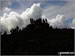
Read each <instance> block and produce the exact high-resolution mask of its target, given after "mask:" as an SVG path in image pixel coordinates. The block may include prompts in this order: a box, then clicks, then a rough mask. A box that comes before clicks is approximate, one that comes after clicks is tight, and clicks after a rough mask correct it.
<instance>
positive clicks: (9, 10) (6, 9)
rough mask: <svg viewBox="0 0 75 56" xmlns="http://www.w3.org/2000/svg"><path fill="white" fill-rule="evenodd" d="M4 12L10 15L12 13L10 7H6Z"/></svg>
mask: <svg viewBox="0 0 75 56" xmlns="http://www.w3.org/2000/svg"><path fill="white" fill-rule="evenodd" d="M3 11H4V12H6V13H9V12H11V9H10V8H8V7H5V8H4V10H3Z"/></svg>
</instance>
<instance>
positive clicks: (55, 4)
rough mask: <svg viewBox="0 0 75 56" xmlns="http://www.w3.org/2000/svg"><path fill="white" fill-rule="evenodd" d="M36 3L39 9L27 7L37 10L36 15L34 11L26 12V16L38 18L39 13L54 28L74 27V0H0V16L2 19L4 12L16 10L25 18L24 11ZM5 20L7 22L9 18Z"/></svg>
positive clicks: (9, 12) (8, 12)
mask: <svg viewBox="0 0 75 56" xmlns="http://www.w3.org/2000/svg"><path fill="white" fill-rule="evenodd" d="M38 3H39V4H40V8H41V9H39V10H35V9H29V10H30V11H31V10H33V11H37V12H39V13H37V14H36V15H37V16H36V15H35V13H32V15H31V16H29V14H30V13H29V14H27V16H28V17H34V18H39V17H40V16H39V15H38V14H40V15H41V17H43V18H47V19H48V22H49V23H50V24H51V25H52V26H53V27H54V28H55V27H58V28H64V27H71V28H75V0H0V18H1V19H2V20H3V21H4V19H3V18H4V17H5V18H6V16H5V14H7V15H10V14H11V12H16V13H17V14H20V15H21V16H22V17H23V18H25V17H24V16H23V15H25V14H24V12H25V11H27V10H28V8H31V7H37V6H38V5H37V4H38ZM33 4H36V5H37V6H35V5H33ZM41 10H42V11H41ZM40 11H41V13H40ZM25 13H26V12H25ZM27 13H28V11H27ZM27 16H26V18H28V17H27ZM8 17H9V16H8ZM14 21H15V20H14ZM5 22H6V21H5ZM7 22H9V20H8V21H7ZM1 24H3V23H1ZM25 24H26V23H25ZM27 24H28V23H27Z"/></svg>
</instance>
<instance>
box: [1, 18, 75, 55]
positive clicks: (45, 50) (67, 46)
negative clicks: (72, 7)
mask: <svg viewBox="0 0 75 56" xmlns="http://www.w3.org/2000/svg"><path fill="white" fill-rule="evenodd" d="M30 22H31V24H29V25H27V27H25V28H23V29H22V30H20V29H19V28H18V27H16V29H12V30H11V34H9V35H8V34H6V32H5V33H4V34H3V35H1V54H2V55H10V54H12V55H19V54H21V55H23V54H24V55H25V54H29V55H31V54H34V55H35V54H37V55H41V54H43V55H44V54H45V55H47V54H48V55H52V54H53V55H56V54H58V52H62V51H63V52H65V51H66V52H67V51H70V52H73V51H74V30H73V29H57V28H56V29H53V28H52V27H51V26H50V27H49V24H48V23H47V20H46V19H45V20H43V19H41V18H40V19H38V20H33V19H32V18H31V19H30Z"/></svg>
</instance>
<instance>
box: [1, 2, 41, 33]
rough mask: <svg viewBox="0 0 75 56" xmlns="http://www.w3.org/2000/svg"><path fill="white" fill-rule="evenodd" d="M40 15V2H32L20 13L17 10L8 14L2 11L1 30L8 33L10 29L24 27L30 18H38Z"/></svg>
mask: <svg viewBox="0 0 75 56" xmlns="http://www.w3.org/2000/svg"><path fill="white" fill-rule="evenodd" d="M41 16H42V9H41V8H40V3H37V4H33V5H32V6H31V7H30V8H27V9H26V10H25V11H24V12H23V13H22V14H18V13H17V12H13V11H12V12H10V13H9V14H7V13H4V15H3V17H1V28H2V32H4V31H7V32H8V33H10V30H11V29H14V28H16V26H19V28H23V27H26V26H27V25H28V24H30V18H35V20H36V19H38V18H40V17H41Z"/></svg>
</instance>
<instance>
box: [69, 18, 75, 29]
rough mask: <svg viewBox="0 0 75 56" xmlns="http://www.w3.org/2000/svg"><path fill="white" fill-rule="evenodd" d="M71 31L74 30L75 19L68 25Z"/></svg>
mask: <svg viewBox="0 0 75 56" xmlns="http://www.w3.org/2000/svg"><path fill="white" fill-rule="evenodd" d="M70 26H71V28H72V29H75V18H74V19H73V20H72V23H71V24H70Z"/></svg>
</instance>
